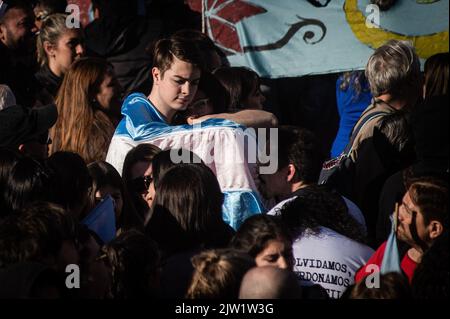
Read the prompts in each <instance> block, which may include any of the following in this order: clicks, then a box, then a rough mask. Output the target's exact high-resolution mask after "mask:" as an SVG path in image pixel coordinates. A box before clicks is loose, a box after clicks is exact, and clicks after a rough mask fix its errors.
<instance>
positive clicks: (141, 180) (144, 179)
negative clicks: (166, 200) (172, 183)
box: [131, 176, 153, 194]
mask: <svg viewBox="0 0 450 319" xmlns="http://www.w3.org/2000/svg"><path fill="white" fill-rule="evenodd" d="M131 182H132V184H133V189H134V190H135V191H136V192H138V193H140V194H143V193H145V192H147V191H148V188H149V187H150V184H151V183H152V182H153V177H151V176H141V177H137V178H135V179H133V180H132V181H131Z"/></svg>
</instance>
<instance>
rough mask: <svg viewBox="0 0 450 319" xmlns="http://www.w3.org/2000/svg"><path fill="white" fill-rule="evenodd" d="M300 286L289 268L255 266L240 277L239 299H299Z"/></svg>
mask: <svg viewBox="0 0 450 319" xmlns="http://www.w3.org/2000/svg"><path fill="white" fill-rule="evenodd" d="M301 298H302V288H301V286H300V283H299V281H298V279H297V277H296V276H295V274H294V273H293V272H292V271H291V270H287V269H279V268H276V267H270V266H265V267H257V268H253V269H251V270H249V271H248V272H247V273H246V274H245V276H244V278H243V279H242V283H241V288H240V291H239V299H301Z"/></svg>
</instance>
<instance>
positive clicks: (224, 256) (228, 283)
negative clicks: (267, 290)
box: [186, 249, 256, 299]
mask: <svg viewBox="0 0 450 319" xmlns="http://www.w3.org/2000/svg"><path fill="white" fill-rule="evenodd" d="M192 265H193V266H194V268H195V270H194V275H193V277H192V282H191V285H190V287H189V289H188V292H187V294H186V297H187V298H188V299H213V298H214V299H215V298H234V299H237V298H238V296H239V289H240V286H241V281H242V278H243V277H244V275H245V273H246V272H247V271H248V270H250V269H251V268H253V267H255V266H256V264H255V261H254V259H253V258H252V257H250V256H249V255H247V254H246V253H244V252H241V251H238V250H234V249H215V250H208V251H204V252H202V253H200V254H198V255H196V256H194V257H192Z"/></svg>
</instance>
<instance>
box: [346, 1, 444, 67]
mask: <svg viewBox="0 0 450 319" xmlns="http://www.w3.org/2000/svg"><path fill="white" fill-rule="evenodd" d="M434 2H437V1H432V0H421V1H418V3H426V4H430V3H434ZM344 11H345V16H346V19H347V21H348V23H349V25H350V28H351V29H352V31H353V33H354V35H355V36H356V38H358V40H359V41H361V42H362V43H364V44H366V45H368V46H369V47H371V48H373V49H376V48H378V47H380V46H381V45H383V44H384V43H385V42H386V41H388V40H391V39H396V40H409V41H411V42H412V43H413V44H414V46H415V48H416V51H417V54H418V55H419V56H420V57H421V58H423V59H427V58H429V57H430V56H432V55H433V54H436V53H440V52H448V41H449V37H448V31H442V32H437V33H433V34H429V35H414V36H409V35H404V34H401V33H397V32H393V31H389V30H384V29H383V28H367V27H366V23H365V21H366V17H365V16H364V14H363V13H362V12H361V11H360V10H359V8H358V0H346V1H345V4H344Z"/></svg>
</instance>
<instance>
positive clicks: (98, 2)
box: [91, 0, 138, 17]
mask: <svg viewBox="0 0 450 319" xmlns="http://www.w3.org/2000/svg"><path fill="white" fill-rule="evenodd" d="M91 1H92V8H93V9H94V10H95V9H97V10H99V11H100V16H101V17H117V16H126V15H129V16H135V15H137V13H138V1H137V0H127V1H124V0H91Z"/></svg>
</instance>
